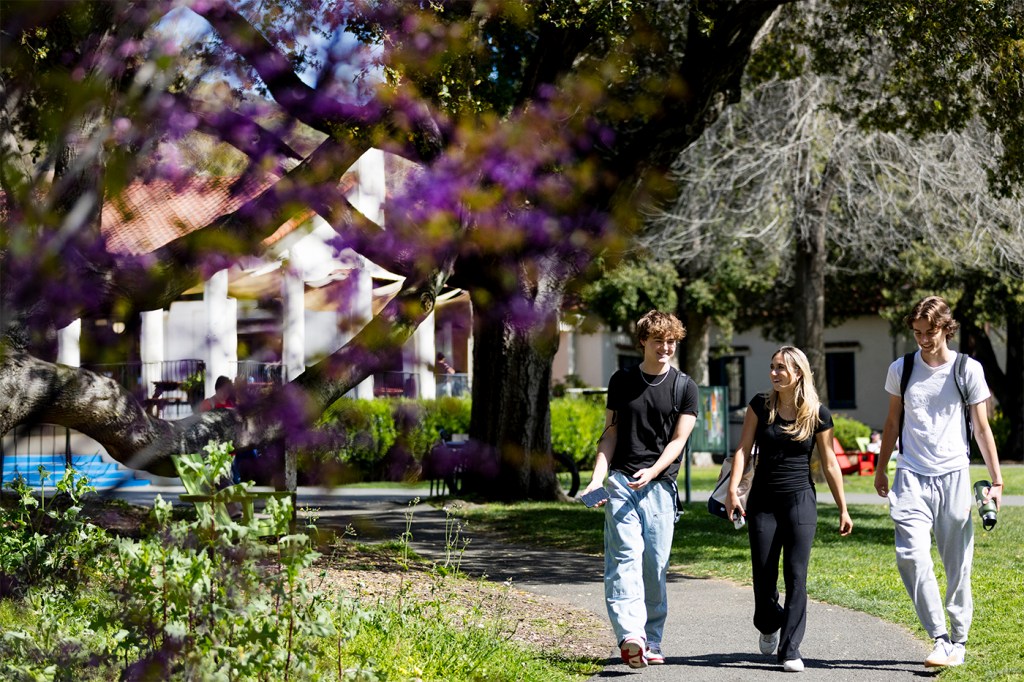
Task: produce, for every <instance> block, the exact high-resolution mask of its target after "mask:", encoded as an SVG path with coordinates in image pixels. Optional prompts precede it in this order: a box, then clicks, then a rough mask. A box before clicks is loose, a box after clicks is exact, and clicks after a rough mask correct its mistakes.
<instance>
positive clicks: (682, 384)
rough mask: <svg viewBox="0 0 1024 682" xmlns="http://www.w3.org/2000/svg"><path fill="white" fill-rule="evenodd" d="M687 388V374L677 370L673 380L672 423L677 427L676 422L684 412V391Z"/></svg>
mask: <svg viewBox="0 0 1024 682" xmlns="http://www.w3.org/2000/svg"><path fill="white" fill-rule="evenodd" d="M685 388H686V373H685V372H683V371H682V370H678V369H677V370H676V376H675V378H674V379H672V418H671V423H672V425H673V426H675V423H676V420H677V419H679V415H680V414H681V413H682V411H683V389H685Z"/></svg>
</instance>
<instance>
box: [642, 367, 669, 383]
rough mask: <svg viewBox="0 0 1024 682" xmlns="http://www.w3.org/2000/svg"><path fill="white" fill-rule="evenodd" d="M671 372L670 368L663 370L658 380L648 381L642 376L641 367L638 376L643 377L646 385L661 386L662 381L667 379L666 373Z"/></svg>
mask: <svg viewBox="0 0 1024 682" xmlns="http://www.w3.org/2000/svg"><path fill="white" fill-rule="evenodd" d="M671 373H672V370H671V369H670V370H669V371H667V372H665V373H664V374H662V375H661V379H660V380H659V381H656V382H654V383H651V382H650V381H648V380H647V377H645V376H644V370H643V368H641V369H640V378H641V379H643V380H644V383H645V384H647V385H648V386H661V385H662V384H663V383H665V379H668V375H669V374H671Z"/></svg>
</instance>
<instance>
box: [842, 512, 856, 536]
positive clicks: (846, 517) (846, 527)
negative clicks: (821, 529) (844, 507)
mask: <svg viewBox="0 0 1024 682" xmlns="http://www.w3.org/2000/svg"><path fill="white" fill-rule="evenodd" d="M852 532H853V519H851V518H850V512H846V511H844V512H843V513H842V514H840V515H839V534H840V535H842V536H843V537H846V536H847V535H849V534H850V533H852Z"/></svg>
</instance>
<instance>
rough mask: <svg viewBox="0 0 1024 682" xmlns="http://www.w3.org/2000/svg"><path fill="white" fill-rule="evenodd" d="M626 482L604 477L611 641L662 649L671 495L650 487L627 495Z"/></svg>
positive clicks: (660, 485)
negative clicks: (632, 641) (631, 641)
mask: <svg viewBox="0 0 1024 682" xmlns="http://www.w3.org/2000/svg"><path fill="white" fill-rule="evenodd" d="M629 480H630V479H629V477H628V476H626V475H625V474H623V473H622V472H619V471H612V472H610V473H609V474H608V483H607V484H606V485H607V489H608V497H609V499H608V504H607V505H606V506H605V515H604V597H605V603H606V605H607V606H608V619H609V620H610V621H611V624H612V630H613V631H614V632H615V641H616V642H618V643H619V644H621V643H622V640H624V639H625V638H627V637H637V638H640V639H645V640H646V641H647V642H648V643H649V644H659V645H660V644H661V636H662V632H664V630H665V618H666V617H667V616H668V599H667V596H668V595H667V588H666V584H665V583H666V578H667V576H668V559H669V552H670V551H671V549H672V531H673V529H674V525H675V519H676V490H675V486H674V485H672V484H671V483H669V482H668V481H655V482H653V483H651V484H650V485H648V486H645V487H644V488H643V489H642V490H632V489H630V488H629V486H627V485H626V483H627V482H628V481H629Z"/></svg>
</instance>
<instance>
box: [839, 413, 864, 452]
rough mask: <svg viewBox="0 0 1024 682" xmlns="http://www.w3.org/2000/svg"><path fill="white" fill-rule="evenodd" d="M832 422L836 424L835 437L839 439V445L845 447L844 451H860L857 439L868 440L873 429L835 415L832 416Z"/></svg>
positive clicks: (854, 420)
mask: <svg viewBox="0 0 1024 682" xmlns="http://www.w3.org/2000/svg"><path fill="white" fill-rule="evenodd" d="M832 421H833V422H835V436H836V438H838V439H839V444H840V445H842V446H843V449H844V450H852V451H854V452H856V451H857V450H860V448H859V447H857V438H858V437H860V438H868V437H869V436H871V427H870V426H868V425H867V424H864V423H861V422H859V421H857V420H856V419H850V418H849V417H844V416H843V415H841V414H835V415H832Z"/></svg>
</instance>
